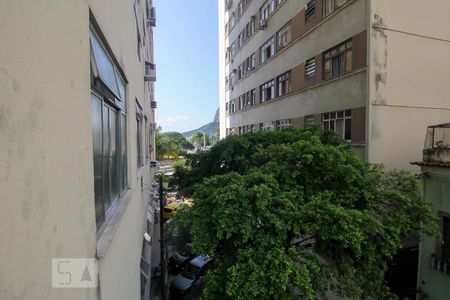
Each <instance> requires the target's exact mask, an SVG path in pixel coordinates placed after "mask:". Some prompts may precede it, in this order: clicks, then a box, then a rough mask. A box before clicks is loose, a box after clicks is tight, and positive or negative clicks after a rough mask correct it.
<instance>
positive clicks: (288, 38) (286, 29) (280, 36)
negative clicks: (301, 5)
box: [276, 21, 292, 50]
mask: <svg viewBox="0 0 450 300" xmlns="http://www.w3.org/2000/svg"><path fill="white" fill-rule="evenodd" d="M276 35H277V50H281V49H283V48H285V47H286V46H287V45H289V44H290V43H291V42H292V22H291V21H289V22H288V23H287V24H286V25H284V26H283V27H282V28H281V29H280V30H279V31H278V32H277V34H276Z"/></svg>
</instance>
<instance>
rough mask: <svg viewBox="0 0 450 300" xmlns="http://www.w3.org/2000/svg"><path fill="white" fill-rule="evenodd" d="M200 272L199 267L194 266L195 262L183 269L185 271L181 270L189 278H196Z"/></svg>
mask: <svg viewBox="0 0 450 300" xmlns="http://www.w3.org/2000/svg"><path fill="white" fill-rule="evenodd" d="M198 273H200V268H199V267H197V266H194V265H193V264H187V265H186V267H185V268H184V269H183V272H181V275H183V276H184V277H186V278H189V279H195V278H196V277H197V275H198Z"/></svg>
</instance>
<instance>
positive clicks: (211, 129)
mask: <svg viewBox="0 0 450 300" xmlns="http://www.w3.org/2000/svg"><path fill="white" fill-rule="evenodd" d="M217 128H219V109H217V111H216V114H215V115H214V120H213V121H212V122H211V123H208V124H206V125H203V126H202V127H200V128H197V129H194V130H191V131H187V132H183V133H182V134H183V136H184V137H185V138H189V137H191V136H193V135H194V134H196V133H197V132H205V133H207V134H209V135H216V131H217Z"/></svg>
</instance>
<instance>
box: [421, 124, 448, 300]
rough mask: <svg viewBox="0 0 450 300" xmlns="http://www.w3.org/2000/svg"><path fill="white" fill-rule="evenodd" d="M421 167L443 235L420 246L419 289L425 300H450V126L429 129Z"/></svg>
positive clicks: (426, 238) (426, 239) (423, 240)
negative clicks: (449, 299)
mask: <svg viewBox="0 0 450 300" xmlns="http://www.w3.org/2000/svg"><path fill="white" fill-rule="evenodd" d="M413 164H414V165H418V166H420V167H421V172H422V176H421V177H422V180H423V196H424V198H425V199H427V200H428V201H430V202H431V204H432V211H433V213H434V214H435V216H436V219H437V222H438V226H439V229H440V232H441V236H440V240H439V239H437V238H436V237H431V236H423V237H422V238H421V242H420V248H419V249H420V254H419V272H418V278H417V286H418V288H419V291H420V293H421V294H420V296H422V298H421V299H433V300H434V299H435V300H445V299H448V298H449V296H450V200H449V197H448V195H449V194H450V123H446V124H440V125H435V126H430V127H428V129H427V135H426V139H425V147H424V149H423V160H421V161H418V162H413Z"/></svg>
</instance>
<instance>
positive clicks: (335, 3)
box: [323, 0, 348, 17]
mask: <svg viewBox="0 0 450 300" xmlns="http://www.w3.org/2000/svg"><path fill="white" fill-rule="evenodd" d="M347 1H348V0H324V1H323V8H324V9H323V14H324V17H326V16H328V15H330V14H331V13H333V12H334V11H335V10H337V9H338V8H340V7H341V6H343V5H344V4H345V3H346V2H347Z"/></svg>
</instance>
